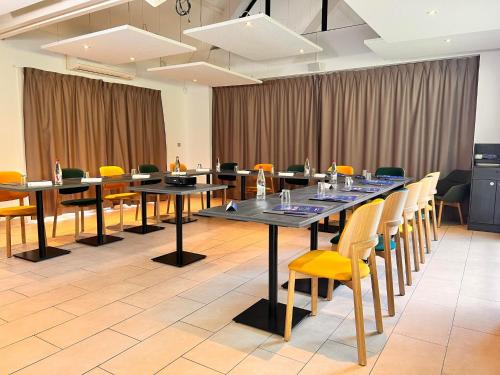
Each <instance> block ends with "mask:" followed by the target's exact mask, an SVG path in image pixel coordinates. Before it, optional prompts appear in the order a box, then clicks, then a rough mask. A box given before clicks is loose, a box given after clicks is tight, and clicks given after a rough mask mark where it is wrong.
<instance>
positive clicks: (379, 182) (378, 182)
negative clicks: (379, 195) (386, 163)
mask: <svg viewBox="0 0 500 375" xmlns="http://www.w3.org/2000/svg"><path fill="white" fill-rule="evenodd" d="M361 183H362V184H365V185H378V186H390V185H392V184H393V183H392V182H391V181H388V180H364V181H361Z"/></svg>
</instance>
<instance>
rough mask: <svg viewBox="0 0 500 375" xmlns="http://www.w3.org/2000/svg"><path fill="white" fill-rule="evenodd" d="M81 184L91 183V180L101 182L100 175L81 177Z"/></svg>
mask: <svg viewBox="0 0 500 375" xmlns="http://www.w3.org/2000/svg"><path fill="white" fill-rule="evenodd" d="M81 182H82V184H85V183H87V184H88V183H93V182H102V177H83V178H82V180H81Z"/></svg>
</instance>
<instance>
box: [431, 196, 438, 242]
mask: <svg viewBox="0 0 500 375" xmlns="http://www.w3.org/2000/svg"><path fill="white" fill-rule="evenodd" d="M431 203H432V233H433V235H434V241H437V240H438V231H437V220H436V201H435V200H434V196H432V202H431Z"/></svg>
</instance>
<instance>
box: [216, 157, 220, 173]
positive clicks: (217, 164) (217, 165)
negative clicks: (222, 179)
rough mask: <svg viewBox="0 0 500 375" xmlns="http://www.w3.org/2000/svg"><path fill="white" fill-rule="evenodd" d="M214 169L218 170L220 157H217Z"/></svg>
mask: <svg viewBox="0 0 500 375" xmlns="http://www.w3.org/2000/svg"><path fill="white" fill-rule="evenodd" d="M215 171H216V172H220V159H219V157H217V163H216V164H215Z"/></svg>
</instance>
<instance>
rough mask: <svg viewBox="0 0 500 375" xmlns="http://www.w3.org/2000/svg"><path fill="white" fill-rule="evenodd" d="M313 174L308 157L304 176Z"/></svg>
mask: <svg viewBox="0 0 500 375" xmlns="http://www.w3.org/2000/svg"><path fill="white" fill-rule="evenodd" d="M310 174H311V164H310V163H309V158H306V162H305V163H304V176H306V177H308V176H309V175H310Z"/></svg>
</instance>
